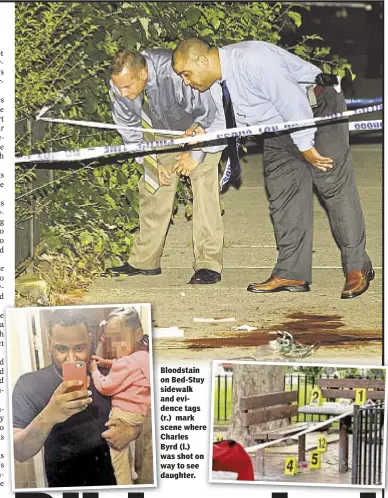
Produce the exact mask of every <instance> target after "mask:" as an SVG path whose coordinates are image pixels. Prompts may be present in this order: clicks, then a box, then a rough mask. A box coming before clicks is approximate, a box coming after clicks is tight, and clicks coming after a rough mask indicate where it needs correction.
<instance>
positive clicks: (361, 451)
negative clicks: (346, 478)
mask: <svg viewBox="0 0 388 498" xmlns="http://www.w3.org/2000/svg"><path fill="white" fill-rule="evenodd" d="M383 442H384V403H376V404H373V405H368V406H363V407H358V406H355V407H354V417H353V451H352V452H353V458H352V461H353V464H352V484H368V485H380V484H381V483H382V477H383V476H382V473H383V472H382V467H383V449H384V444H383Z"/></svg>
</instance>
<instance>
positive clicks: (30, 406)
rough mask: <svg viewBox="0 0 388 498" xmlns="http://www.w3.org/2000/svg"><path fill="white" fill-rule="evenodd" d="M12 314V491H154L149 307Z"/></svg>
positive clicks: (27, 310) (9, 315) (12, 311)
mask: <svg viewBox="0 0 388 498" xmlns="http://www.w3.org/2000/svg"><path fill="white" fill-rule="evenodd" d="M6 318H7V338H8V340H7V345H8V380H9V392H10V395H11V394H12V402H10V406H11V408H12V414H11V415H12V417H11V420H12V432H13V457H14V462H13V477H14V481H13V490H14V491H15V490H16V491H17V490H19V489H23V490H26V489H33V490H36V489H45V488H50V489H52V488H60V489H64V488H72V487H77V488H80V487H88V488H90V487H104V488H106V487H109V486H126V487H128V486H132V485H136V486H139V485H140V486H156V478H155V475H156V474H155V459H154V456H153V447H154V434H155V430H154V416H153V413H152V409H153V406H154V404H153V377H152V340H151V310H150V305H149V304H136V305H113V306H112V305H109V306H82V307H81V306H76V307H75V306H72V307H61V308H24V309H8V310H7V317H6Z"/></svg>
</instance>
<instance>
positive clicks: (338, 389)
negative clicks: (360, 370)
mask: <svg viewBox="0 0 388 498" xmlns="http://www.w3.org/2000/svg"><path fill="white" fill-rule="evenodd" d="M318 387H319V388H320V389H321V391H322V396H323V397H324V398H326V399H339V398H344V399H352V400H354V399H355V398H356V393H355V389H357V388H362V389H366V391H367V396H366V398H367V399H371V400H372V401H381V400H384V399H385V380H374V379H319V380H318Z"/></svg>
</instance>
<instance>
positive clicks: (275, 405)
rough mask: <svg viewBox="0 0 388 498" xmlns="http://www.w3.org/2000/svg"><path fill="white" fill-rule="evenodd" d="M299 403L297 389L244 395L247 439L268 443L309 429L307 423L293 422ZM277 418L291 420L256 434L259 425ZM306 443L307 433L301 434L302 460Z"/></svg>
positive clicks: (243, 404)
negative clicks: (284, 424) (282, 425)
mask: <svg viewBox="0 0 388 498" xmlns="http://www.w3.org/2000/svg"><path fill="white" fill-rule="evenodd" d="M297 402H298V391H287V392H286V391H281V392H276V393H271V394H263V395H260V396H243V397H241V398H240V412H241V421H242V428H243V432H244V437H245V439H247V440H249V441H252V442H256V443H259V442H267V441H273V440H276V439H281V438H284V437H288V436H292V435H293V434H296V433H298V432H301V431H303V430H304V429H307V427H308V425H309V424H308V423H291V418H292V417H294V416H295V415H297V414H298V405H297ZM295 403H296V404H295ZM274 420H287V421H288V423H287V425H286V426H284V427H280V428H279V429H269V430H259V431H255V433H253V430H254V428H255V426H257V425H258V424H262V423H264V422H272V421H274ZM305 446H306V441H305V436H301V437H300V438H299V442H298V455H299V461H304V460H305V451H306V450H305Z"/></svg>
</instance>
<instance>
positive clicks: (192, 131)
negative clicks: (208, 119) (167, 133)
mask: <svg viewBox="0 0 388 498" xmlns="http://www.w3.org/2000/svg"><path fill="white" fill-rule="evenodd" d="M205 133H206V131H205V130H204V129H203V128H202V126H201V125H199V124H193V125H192V126H190V128H187V130H186V131H185V135H184V136H185V137H195V135H204V134H205Z"/></svg>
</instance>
